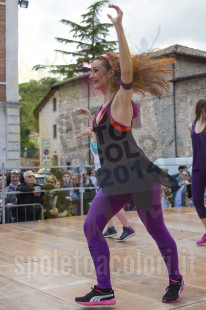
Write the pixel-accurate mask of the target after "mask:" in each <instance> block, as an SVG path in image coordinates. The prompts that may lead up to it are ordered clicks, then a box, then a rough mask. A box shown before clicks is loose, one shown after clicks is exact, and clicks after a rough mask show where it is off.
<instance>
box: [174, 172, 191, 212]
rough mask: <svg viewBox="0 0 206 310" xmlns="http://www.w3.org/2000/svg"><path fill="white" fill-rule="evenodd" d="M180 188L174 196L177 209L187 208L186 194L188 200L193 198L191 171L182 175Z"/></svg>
mask: <svg viewBox="0 0 206 310" xmlns="http://www.w3.org/2000/svg"><path fill="white" fill-rule="evenodd" d="M179 186H180V188H179V189H178V191H177V192H176V193H175V196H174V199H175V200H174V205H175V207H183V206H186V193H187V196H188V198H191V197H192V195H191V182H190V173H189V171H185V170H183V172H182V174H181V181H180V182H179Z"/></svg>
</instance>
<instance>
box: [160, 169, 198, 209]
mask: <svg viewBox="0 0 206 310" xmlns="http://www.w3.org/2000/svg"><path fill="white" fill-rule="evenodd" d="M172 176H173V178H175V179H176V180H177V182H178V185H179V189H178V190H173V191H171V190H170V189H169V188H166V187H164V186H162V190H161V201H162V207H163V208H168V207H194V205H193V202H192V192H191V175H190V172H189V171H188V170H187V166H185V165H182V166H179V167H178V173H176V174H174V175H172Z"/></svg>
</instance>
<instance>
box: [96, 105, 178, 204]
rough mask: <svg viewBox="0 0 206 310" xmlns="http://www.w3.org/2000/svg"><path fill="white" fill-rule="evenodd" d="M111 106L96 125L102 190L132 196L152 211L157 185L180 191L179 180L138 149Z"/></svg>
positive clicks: (129, 129) (130, 131) (99, 175)
mask: <svg viewBox="0 0 206 310" xmlns="http://www.w3.org/2000/svg"><path fill="white" fill-rule="evenodd" d="M111 104H112V102H110V103H109V104H108V105H107V108H106V109H105V112H104V115H103V117H102V118H100V120H99V123H98V124H97V123H96V121H95V120H94V124H93V130H94V132H95V133H96V136H97V146H98V153H99V158H100V163H101V168H100V169H99V170H98V171H97V177H98V180H99V184H100V187H101V188H102V191H103V193H104V194H106V195H109V196H111V195H121V194H128V193H131V194H132V198H133V203H134V205H135V206H136V207H138V208H141V209H144V210H150V209H151V203H152V190H153V183H154V182H157V183H159V184H162V185H164V186H167V187H169V186H170V187H172V188H173V189H174V188H179V187H178V184H177V181H176V180H175V179H174V178H172V177H171V176H170V175H168V174H167V173H166V172H165V171H163V170H161V169H160V168H159V167H157V166H156V165H154V164H153V163H152V162H151V161H150V160H149V159H148V158H147V156H146V155H145V154H144V152H143V151H142V150H141V149H140V148H139V147H138V145H137V143H136V141H135V139H134V137H133V134H132V130H131V127H124V126H121V125H120V126H118V124H117V123H116V122H115V121H114V120H113V119H112V116H111V112H110V109H111ZM120 127H121V128H120ZM119 199H121V196H119Z"/></svg>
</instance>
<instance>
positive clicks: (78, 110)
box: [77, 108, 91, 114]
mask: <svg viewBox="0 0 206 310" xmlns="http://www.w3.org/2000/svg"><path fill="white" fill-rule="evenodd" d="M77 113H78V114H91V112H90V111H89V110H88V109H85V108H77Z"/></svg>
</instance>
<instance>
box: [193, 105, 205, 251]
mask: <svg viewBox="0 0 206 310" xmlns="http://www.w3.org/2000/svg"><path fill="white" fill-rule="evenodd" d="M189 129H190V131H191V138H192V149H193V163H192V182H191V185H192V200H193V203H194V206H195V209H196V211H197V214H198V216H199V218H200V219H201V221H202V223H203V225H204V227H205V230H206V207H205V201H204V197H205V188H206V99H200V100H198V102H197V103H196V109H195V121H194V123H193V124H190V125H189ZM196 244H197V245H206V233H205V234H204V235H203V236H202V238H201V239H200V240H198V241H197V242H196Z"/></svg>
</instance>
